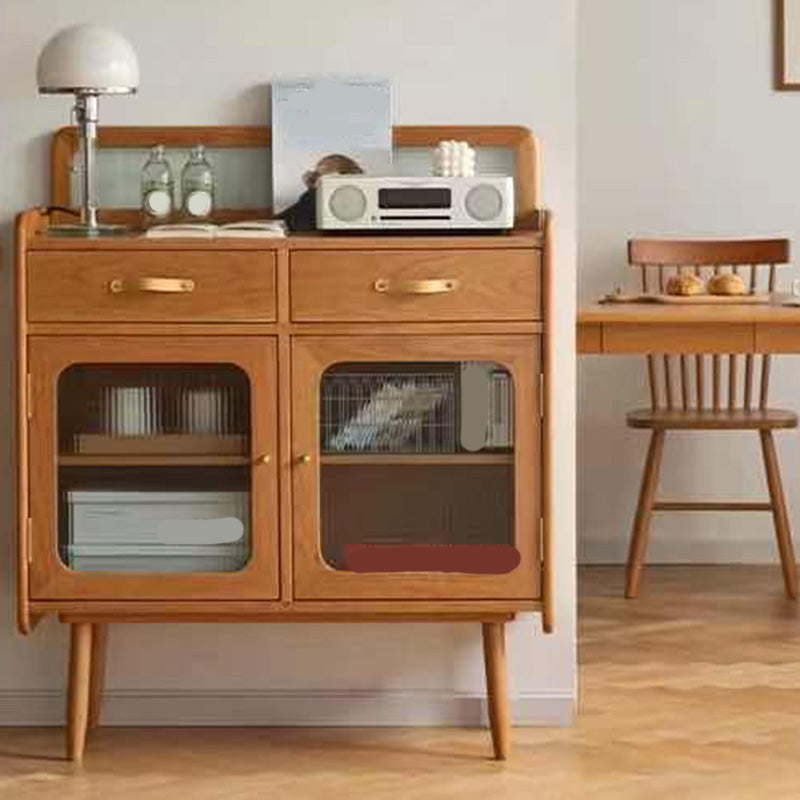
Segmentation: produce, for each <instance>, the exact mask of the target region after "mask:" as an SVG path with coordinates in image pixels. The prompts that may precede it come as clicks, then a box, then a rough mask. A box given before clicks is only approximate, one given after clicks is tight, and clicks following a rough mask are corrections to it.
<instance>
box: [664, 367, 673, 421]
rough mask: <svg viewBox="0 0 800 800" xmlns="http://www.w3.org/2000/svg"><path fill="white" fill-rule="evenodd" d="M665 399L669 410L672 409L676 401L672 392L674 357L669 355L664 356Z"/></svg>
mask: <svg viewBox="0 0 800 800" xmlns="http://www.w3.org/2000/svg"><path fill="white" fill-rule="evenodd" d="M664 399H665V401H666V404H667V411H672V410H673V409H674V408H675V401H674V398H673V394H672V359H671V358H670V357H669V356H664Z"/></svg>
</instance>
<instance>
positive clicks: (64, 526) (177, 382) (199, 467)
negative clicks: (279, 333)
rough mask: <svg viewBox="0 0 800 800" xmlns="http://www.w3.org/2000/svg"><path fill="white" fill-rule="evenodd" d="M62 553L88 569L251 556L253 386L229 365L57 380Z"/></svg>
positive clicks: (167, 567)
mask: <svg viewBox="0 0 800 800" xmlns="http://www.w3.org/2000/svg"><path fill="white" fill-rule="evenodd" d="M57 391H58V394H57V398H56V414H57V417H58V506H59V508H58V550H59V555H60V557H61V561H62V562H63V563H64V564H65V565H66V566H67V567H69V568H70V569H73V570H79V571H111V572H236V571H239V570H242V569H244V567H245V565H246V564H247V562H248V561H249V560H250V555H251V552H252V540H251V536H250V518H249V517H250V483H251V463H250V461H251V459H250V413H251V412H250V382H249V380H248V378H247V374H246V373H245V372H243V371H242V369H241V368H239V367H236V366H233V365H230V364H211V363H209V364H203V365H201V366H198V365H196V364H146V363H145V364H125V365H119V364H75V365H73V366H71V367H69V368H68V369H66V370H65V371H64V372H62V373H61V375H60V377H59V380H58V390H57Z"/></svg>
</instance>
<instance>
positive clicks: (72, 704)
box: [61, 614, 514, 765]
mask: <svg viewBox="0 0 800 800" xmlns="http://www.w3.org/2000/svg"><path fill="white" fill-rule="evenodd" d="M373 616H374V615H373ZM513 618H514V616H513V614H495V615H491V614H490V615H483V616H482V617H475V616H472V617H465V616H457V615H456V616H453V615H441V616H433V615H416V616H410V617H401V616H400V615H393V616H392V617H390V618H389V619H391V621H395V622H449V621H459V622H466V621H471V622H476V621H478V622H481V627H482V632H483V654H484V663H485V668H486V697H487V705H488V713H489V725H490V728H491V732H492V746H493V750H494V757H495V759H496V760H497V761H505V760H506V759H507V758H508V753H509V749H510V744H511V714H510V709H509V703H508V675H507V664H506V649H505V628H506V625H505V624H506V622H509V621H511V620H513ZM61 619H62V621H64V622H69V624H70V653H69V687H68V691H67V730H66V734H67V759H68V760H70V761H72V762H73V763H75V764H76V765H80V764H82V763H83V758H84V754H85V752H86V737H87V733H88V731H89V730H90V729H91V728H95V727H97V726H98V725H99V723H100V711H101V706H102V701H103V690H104V686H105V670H106V653H107V643H108V621H107V619H105V618H104V619H103V620H101V621H98V620H97V618H96V617H91V616H90V617H87V616H80V615H70V614H67V615H62V617H61ZM382 619H383V621H386V619H387V615H386V614H384V615H383V618H382ZM328 620H330V616H329V617H328ZM115 621H117V622H119V621H121V620H119V619H117V620H115ZM126 621H131V622H134V621H141V620H136V619H130V620H126ZM145 621H149V622H172V621H175V620H172V619H169V618H167V617H162V618H160V619H153V618H151V619H149V620H145ZM180 621H187V620H186V618H185V617H184V618H183V619H181V620H180ZM190 621H197V622H199V621H205V620H201V619H193V620H190ZM226 621H231V620H230V619H227V620H226ZM235 621H240V622H253V621H254V620H253V618H252V616H251V617H242V618H237V619H236V620H235ZM285 621H287V622H288V621H294V622H296V621H297V619H294V620H285ZM308 621H312V620H311V619H309V620H308ZM313 621H320V620H319V619H317V618H313Z"/></svg>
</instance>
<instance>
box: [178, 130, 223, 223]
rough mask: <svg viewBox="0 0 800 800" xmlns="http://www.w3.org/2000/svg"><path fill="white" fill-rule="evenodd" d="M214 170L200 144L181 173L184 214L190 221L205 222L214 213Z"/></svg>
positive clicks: (193, 150)
mask: <svg viewBox="0 0 800 800" xmlns="http://www.w3.org/2000/svg"><path fill="white" fill-rule="evenodd" d="M214 188H215V187H214V170H213V169H212V167H211V164H209V162H208V160H207V158H206V154H205V147H203V145H202V144H198V145H197V146H196V147H194V148H193V149H192V152H191V155H190V156H189V160H188V161H187V162H186V164H185V165H184V167H183V170H182V172H181V197H182V204H183V214H184V216H186V217H188V218H189V219H196V220H205V219H208V218H209V217H210V216H211V215H212V213H213V211H214Z"/></svg>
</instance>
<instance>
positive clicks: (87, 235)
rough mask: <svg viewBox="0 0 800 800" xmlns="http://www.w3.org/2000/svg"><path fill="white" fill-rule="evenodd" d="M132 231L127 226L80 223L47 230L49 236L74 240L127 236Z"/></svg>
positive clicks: (52, 227) (52, 226) (57, 226)
mask: <svg viewBox="0 0 800 800" xmlns="http://www.w3.org/2000/svg"><path fill="white" fill-rule="evenodd" d="M130 231H131V229H130V228H129V227H128V226H127V225H107V224H97V225H85V224H83V223H80V222H73V223H67V224H64V225H51V226H50V227H49V228H48V229H47V234H48V236H63V237H68V238H73V239H100V238H106V239H107V238H108V237H111V236H126V235H127V234H129V233H130Z"/></svg>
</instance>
